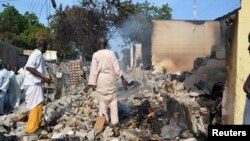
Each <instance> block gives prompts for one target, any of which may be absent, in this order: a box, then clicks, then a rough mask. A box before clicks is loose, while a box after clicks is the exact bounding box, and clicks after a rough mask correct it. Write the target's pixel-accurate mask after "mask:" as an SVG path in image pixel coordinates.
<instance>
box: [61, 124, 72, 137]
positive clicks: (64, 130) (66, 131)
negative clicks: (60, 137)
mask: <svg viewBox="0 0 250 141" xmlns="http://www.w3.org/2000/svg"><path fill="white" fill-rule="evenodd" d="M70 131H72V128H71V127H69V126H68V125H67V126H66V127H65V128H64V129H63V130H62V133H63V134H64V135H66V134H68V133H69V132H70Z"/></svg>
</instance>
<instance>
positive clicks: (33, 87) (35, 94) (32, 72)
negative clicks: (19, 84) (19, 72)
mask: <svg viewBox="0 0 250 141" xmlns="http://www.w3.org/2000/svg"><path fill="white" fill-rule="evenodd" d="M47 45H48V43H47V41H46V40H45V39H41V40H39V41H38V48H37V49H35V50H34V52H33V53H32V54H31V55H30V56H29V59H28V61H27V63H26V65H25V76H24V80H23V88H24V93H25V102H26V108H27V109H28V110H29V118H28V122H27V125H26V129H25V132H26V133H34V132H35V131H37V129H38V128H39V126H40V122H41V120H42V108H43V101H44V97H43V89H42V83H43V82H46V83H50V79H48V78H46V77H45V71H46V69H45V60H44V57H43V54H44V53H45V52H46V50H47Z"/></svg>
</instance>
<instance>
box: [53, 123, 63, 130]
mask: <svg viewBox="0 0 250 141" xmlns="http://www.w3.org/2000/svg"><path fill="white" fill-rule="evenodd" d="M62 127H63V124H57V125H56V126H54V130H59V129H61V128H62Z"/></svg>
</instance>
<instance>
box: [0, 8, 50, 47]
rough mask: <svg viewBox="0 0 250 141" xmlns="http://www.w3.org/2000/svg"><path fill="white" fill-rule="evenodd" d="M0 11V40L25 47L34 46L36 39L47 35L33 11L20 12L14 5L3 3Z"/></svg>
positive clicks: (45, 29) (46, 30)
mask: <svg viewBox="0 0 250 141" xmlns="http://www.w3.org/2000/svg"><path fill="white" fill-rule="evenodd" d="M3 6H4V7H5V8H4V10H3V12H0V31H1V33H0V40H2V41H4V42H7V43H9V44H12V45H15V46H18V47H22V48H25V49H34V48H36V42H37V40H38V39H41V38H47V37H48V29H47V28H46V27H45V26H44V25H42V24H41V23H39V20H38V18H37V16H36V15H35V14H34V13H29V12H26V13H25V14H24V15H22V14H20V13H19V12H18V11H17V9H16V8H15V7H14V6H10V5H3Z"/></svg>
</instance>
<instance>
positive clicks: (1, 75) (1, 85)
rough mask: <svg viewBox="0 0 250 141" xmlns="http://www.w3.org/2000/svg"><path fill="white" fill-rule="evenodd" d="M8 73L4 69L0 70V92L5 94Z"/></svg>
mask: <svg viewBox="0 0 250 141" xmlns="http://www.w3.org/2000/svg"><path fill="white" fill-rule="evenodd" d="M9 83H10V79H9V72H8V71H7V70H6V69H1V70H0V90H2V91H4V92H5V93H6V92H7V90H8V89H9Z"/></svg>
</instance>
